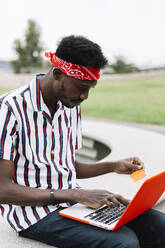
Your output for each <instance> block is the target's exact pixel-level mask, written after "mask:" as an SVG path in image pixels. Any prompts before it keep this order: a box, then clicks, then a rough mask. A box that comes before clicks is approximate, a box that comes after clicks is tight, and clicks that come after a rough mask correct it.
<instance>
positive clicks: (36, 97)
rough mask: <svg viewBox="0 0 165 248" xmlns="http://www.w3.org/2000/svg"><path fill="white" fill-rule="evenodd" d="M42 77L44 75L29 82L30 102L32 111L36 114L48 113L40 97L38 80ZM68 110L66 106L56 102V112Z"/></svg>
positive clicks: (38, 75) (37, 76)
mask: <svg viewBox="0 0 165 248" xmlns="http://www.w3.org/2000/svg"><path fill="white" fill-rule="evenodd" d="M42 76H44V74H37V75H36V76H35V77H34V78H33V80H32V81H31V82H30V94H31V101H32V105H33V108H34V111H36V112H40V111H42V112H46V113H49V110H48V107H47V105H46V104H45V102H44V100H43V97H42V92H41V88H40V84H39V81H40V78H41V77H42ZM59 109H60V110H66V111H67V110H69V108H67V107H66V106H64V105H63V104H62V103H61V101H58V102H57V108H56V110H59Z"/></svg>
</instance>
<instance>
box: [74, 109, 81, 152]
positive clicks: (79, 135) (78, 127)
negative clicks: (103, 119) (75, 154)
mask: <svg viewBox="0 0 165 248" xmlns="http://www.w3.org/2000/svg"><path fill="white" fill-rule="evenodd" d="M81 147H82V125H81V107H80V106H77V134H76V147H75V148H76V150H78V149H80V148H81Z"/></svg>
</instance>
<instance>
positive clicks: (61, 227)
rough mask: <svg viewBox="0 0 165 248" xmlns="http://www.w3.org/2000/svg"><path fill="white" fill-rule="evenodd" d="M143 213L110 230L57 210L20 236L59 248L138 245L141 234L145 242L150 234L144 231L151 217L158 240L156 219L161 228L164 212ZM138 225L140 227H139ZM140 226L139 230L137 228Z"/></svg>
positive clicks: (164, 217) (136, 247)
mask: <svg viewBox="0 0 165 248" xmlns="http://www.w3.org/2000/svg"><path fill="white" fill-rule="evenodd" d="M143 215H144V217H143ZM143 215H142V216H140V218H139V217H138V218H136V219H135V220H134V221H132V222H130V223H129V224H128V225H125V226H123V227H121V228H119V229H118V230H117V231H115V232H111V231H106V230H104V229H100V228H97V227H94V226H91V225H87V224H84V223H81V222H77V221H74V220H71V219H67V218H65V217H62V216H60V215H59V214H58V211H55V212H53V213H51V214H50V215H48V216H47V217H45V218H44V219H42V220H41V221H40V222H38V223H37V224H35V225H33V226H31V227H30V228H28V229H27V230H25V231H23V232H21V233H20V236H23V237H27V238H31V239H34V240H38V241H41V242H43V243H47V244H49V245H52V246H57V247H59V248H69V247H72V248H74V247H78V248H81V247H83V248H85V247H88V248H96V247H99V248H103V247H106V248H111V247H120V248H125V247H131V248H139V247H141V246H140V245H139V241H138V239H140V242H141V243H144V233H145V235H147V244H148V242H149V240H148V239H149V237H150V235H149V233H147V231H146V230H147V228H149V225H150V224H148V223H150V221H151V219H154V222H155V220H156V223H155V224H156V228H157V231H156V232H155V229H153V228H151V230H150V232H151V233H152V234H153V235H156V236H157V237H156V239H157V240H156V242H158V243H160V242H159V241H160V240H158V237H159V235H158V234H159V229H160V228H159V222H160V218H161V219H162V222H161V224H160V225H161V226H164V230H165V215H164V214H162V213H160V212H158V211H155V210H149V211H147V212H146V213H145V214H143ZM143 218H144V220H143ZM138 219H139V220H138ZM148 220H149V222H148ZM146 221H147V223H145V224H144V223H143V224H142V222H146ZM141 224H142V227H140V226H139V225H141ZM151 227H152V225H151ZM139 229H140V232H139V231H138V230H139ZM143 229H144V231H143ZM160 232H161V231H160ZM161 236H162V235H161ZM154 237H155V236H154ZM151 240H152V238H151ZM154 242H155V238H154ZM144 247H146V248H151V247H154V248H155V247H157V248H158V247H161V248H162V247H163V246H144Z"/></svg>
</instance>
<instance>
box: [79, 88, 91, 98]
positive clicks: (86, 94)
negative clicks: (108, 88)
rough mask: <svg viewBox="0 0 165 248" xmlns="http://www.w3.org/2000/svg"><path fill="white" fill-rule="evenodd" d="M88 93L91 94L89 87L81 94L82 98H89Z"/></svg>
mask: <svg viewBox="0 0 165 248" xmlns="http://www.w3.org/2000/svg"><path fill="white" fill-rule="evenodd" d="M88 94H89V89H88V90H86V91H84V92H83V93H81V94H80V98H81V99H82V100H86V99H87V98H88Z"/></svg>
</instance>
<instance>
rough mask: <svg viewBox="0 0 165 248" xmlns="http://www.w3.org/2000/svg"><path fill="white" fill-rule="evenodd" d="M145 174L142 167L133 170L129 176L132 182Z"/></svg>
mask: <svg viewBox="0 0 165 248" xmlns="http://www.w3.org/2000/svg"><path fill="white" fill-rule="evenodd" d="M145 176H146V173H145V171H144V170H143V169H141V170H137V171H135V172H133V173H132V174H131V175H130V177H131V178H132V180H133V181H134V182H137V181H139V180H140V179H142V178H143V177H145Z"/></svg>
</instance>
